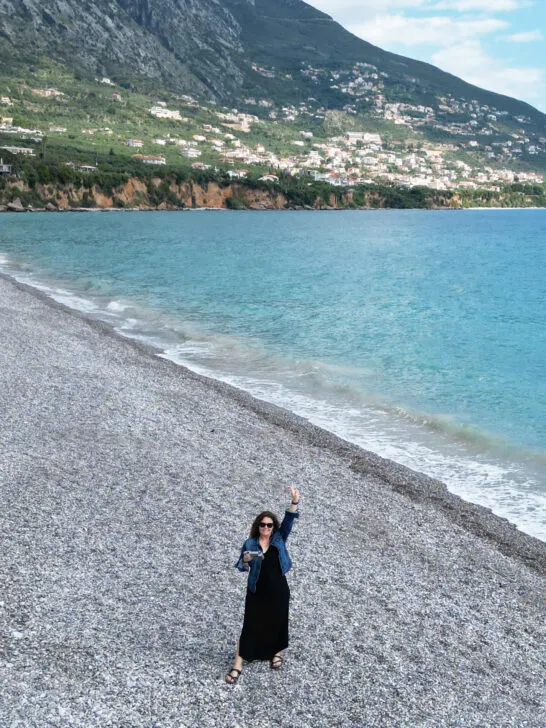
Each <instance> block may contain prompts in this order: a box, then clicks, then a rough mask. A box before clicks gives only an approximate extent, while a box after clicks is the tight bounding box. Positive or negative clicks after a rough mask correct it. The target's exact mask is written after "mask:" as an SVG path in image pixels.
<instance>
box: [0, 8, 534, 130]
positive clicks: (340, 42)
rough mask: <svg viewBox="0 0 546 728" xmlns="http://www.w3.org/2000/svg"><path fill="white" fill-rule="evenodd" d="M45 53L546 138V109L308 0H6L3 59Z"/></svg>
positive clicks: (210, 95) (195, 84)
mask: <svg viewBox="0 0 546 728" xmlns="http://www.w3.org/2000/svg"><path fill="white" fill-rule="evenodd" d="M37 56H46V57H49V58H52V59H55V60H57V61H60V62H61V63H63V64H65V65H67V66H68V67H69V68H71V69H72V70H76V71H78V72H81V73H88V74H92V75H97V74H99V75H105V76H109V77H110V78H112V79H113V80H114V81H116V82H117V83H119V84H121V85H127V86H132V87H134V88H137V89H141V90H149V89H153V88H158V87H161V86H162V87H164V88H166V89H170V90H171V91H175V92H178V93H190V94H193V95H195V96H198V97H202V98H204V99H208V100H214V101H217V102H220V103H229V104H233V103H235V102H240V101H242V100H243V99H244V98H248V97H256V98H258V99H260V98H261V99H264V98H269V99H271V100H273V101H274V102H278V103H280V104H282V103H299V102H302V101H307V100H308V99H309V97H311V98H313V99H315V100H316V102H317V105H319V106H324V107H327V108H329V109H336V108H337V109H343V108H344V107H346V106H347V105H349V106H351V107H353V110H352V111H353V113H359V112H361V111H362V112H367V111H372V110H373V109H374V107H376V106H377V103H376V101H377V99H374V98H373V96H374V91H375V92H380V93H381V95H382V96H383V99H384V102H385V103H389V102H390V103H397V102H398V103H404V102H407V103H409V104H412V105H414V106H415V105H416V106H419V105H420V106H424V107H430V108H433V109H434V110H435V111H438V109H439V107H440V106H441V105H444V106H446V103H445V99H446V97H447V98H448V99H454V100H457V101H458V102H459V103H463V102H470V101H474V102H476V103H477V104H478V105H480V106H487V107H490V108H493V109H496V110H497V111H501V112H505V113H507V114H509V115H511V116H519V117H522V118H525V120H526V123H527V124H529V125H530V127H531V130H534V131H535V132H537V133H541V134H542V135H546V116H545V115H544V114H542V113H540V112H539V111H537V110H536V109H534V108H532V107H531V106H529V105H528V104H525V103H523V102H520V101H516V100H514V99H511V98H509V97H506V96H501V95H499V94H494V93H492V92H488V91H484V90H482V89H478V88H477V87H475V86H472V85H470V84H467V83H465V82H464V81H462V80H461V79H458V78H456V77H455V76H452V75H450V74H447V73H444V72H442V71H440V70H439V69H437V68H435V67H434V66H431V65H429V64H426V63H422V62H419V61H414V60H411V59H408V58H404V57H402V56H397V55H395V54H392V53H388V52H386V51H383V50H381V49H380V48H377V47H375V46H373V45H371V44H370V43H367V42H365V41H363V40H361V39H359V38H357V37H356V36H354V35H352V34H351V33H349V32H348V31H346V30H345V29H344V28H342V27H341V26H340V25H339V24H338V23H336V22H334V21H333V20H332V19H331V18H330V17H329V16H328V15H326V14H324V13H322V12H320V11H318V10H316V9H314V8H313V7H311V6H310V5H308V4H306V3H305V2H301V0H221V1H220V0H0V61H2V63H4V64H11V65H13V67H14V69H15V68H20V67H24V65H25V64H28V63H29V62H32V60H33V59H34V58H36V57H37ZM355 64H360V66H359V68H360V71H358V69H357V70H355ZM332 73H333V74H335V76H337V78H336V77H335V76H334V77H332ZM374 73H376V74H378V79H374V78H373V75H374ZM351 74H352V75H351ZM359 79H360V80H359ZM377 80H379V83H376V84H374V83H373V82H374V81H377ZM334 81H340V82H339V83H334ZM344 82H345V85H344ZM350 84H353V85H352V86H351V85H350ZM368 92H369V93H368ZM440 99H444V101H443V102H442V101H440ZM447 106H449V103H448V104H447ZM446 113H447V112H446ZM456 113H457V108H456V107H454V109H452V111H451V114H452V116H453V115H454V114H455V115H456ZM452 120H453V119H452ZM520 125H521V124H520Z"/></svg>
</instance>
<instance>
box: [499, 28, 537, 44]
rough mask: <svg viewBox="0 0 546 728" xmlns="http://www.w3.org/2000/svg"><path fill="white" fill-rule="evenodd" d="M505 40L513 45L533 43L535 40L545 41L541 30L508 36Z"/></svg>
mask: <svg viewBox="0 0 546 728" xmlns="http://www.w3.org/2000/svg"><path fill="white" fill-rule="evenodd" d="M505 40H509V41H510V42H511V43H533V42H534V41H535V40H544V36H543V35H542V31H540V30H529V31H526V32H523V33H514V35H508V36H506V38H505Z"/></svg>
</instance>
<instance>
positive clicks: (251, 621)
mask: <svg viewBox="0 0 546 728" xmlns="http://www.w3.org/2000/svg"><path fill="white" fill-rule="evenodd" d="M289 601H290V589H289V587H288V582H287V580H286V576H285V575H284V574H283V573H282V570H281V564H280V562H279V552H278V550H277V548H276V547H275V546H269V548H268V549H267V551H266V552H265V554H264V558H263V561H262V566H261V569H260V577H259V579H258V582H257V584H256V592H255V593H253V592H251V591H250V589H247V590H246V600H245V618H244V621H243V630H242V632H241V637H240V640H239V655H240V656H241V657H242V658H243V660H247V661H248V662H251V661H252V660H271V658H272V657H273V656H274V655H276V654H277V652H280V651H281V650H284V649H286V648H287V647H288V603H289Z"/></svg>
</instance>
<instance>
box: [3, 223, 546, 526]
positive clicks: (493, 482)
mask: <svg viewBox="0 0 546 728" xmlns="http://www.w3.org/2000/svg"><path fill="white" fill-rule="evenodd" d="M545 241H546V211H543V210H531V211H529V210H525V211H517V210H506V211H499V210H491V211H487V210H485V211H468V212H427V211H369V212H368V211H366V212H323V213H315V212H308V213H307V212H278V213H277V212H263V213H260V212H253V213H244V212H241V213H228V212H186V213H159V214H158V213H156V214H154V213H129V212H119V213H108V214H97V213H82V214H64V215H47V214H33V215H20V216H8V215H2V216H1V217H0V256H1V257H0V263H1V264H2V269H3V270H4V271H6V272H9V273H11V274H12V275H15V276H16V277H18V278H20V279H22V280H25V281H27V282H30V283H32V284H33V285H38V286H39V287H41V288H43V289H45V290H47V292H49V293H50V294H51V295H53V296H54V297H56V298H57V299H59V300H63V301H64V302H65V303H68V304H69V305H71V306H73V307H76V308H80V309H83V310H85V311H87V313H89V315H91V316H96V317H99V318H101V319H103V320H107V321H109V322H110V323H111V324H112V325H114V326H115V327H116V328H117V329H118V330H120V331H121V332H122V333H124V334H125V335H128V336H133V337H137V338H143V339H145V340H148V341H151V342H152V343H154V344H155V345H156V346H159V347H160V348H161V349H162V350H163V351H164V353H165V356H168V357H169V358H171V359H174V360H175V361H178V362H180V363H184V364H186V365H188V366H190V367H191V368H193V369H195V370H197V371H200V372H203V373H207V374H210V375H212V376H215V377H218V378H221V379H224V380H226V381H229V382H231V383H233V384H235V385H236V386H239V387H242V388H244V389H247V390H249V391H251V392H253V393H254V394H256V395H257V396H260V397H262V398H264V399H267V400H270V401H273V402H276V403H278V404H281V405H283V406H285V407H288V408H289V409H292V410H294V411H296V412H298V413H300V414H302V415H303V416H305V417H307V418H308V419H310V420H312V421H314V422H316V423H317V424H319V425H321V426H324V427H326V428H327V429H330V430H332V431H334V432H336V433H338V434H340V435H342V436H343V437H345V438H347V439H349V440H351V441H354V442H357V443H358V444H360V445H362V446H363V447H365V448H367V449H370V450H374V451H376V452H378V453H379V454H381V455H384V456H385V457H390V458H393V459H395V460H398V461H399V462H403V463H404V464H407V465H409V466H410V467H413V468H414V469H418V470H421V471H423V472H427V473H430V474H431V475H434V476H436V477H439V478H440V479H442V480H443V481H444V482H446V484H447V485H448V487H450V489H452V490H453V491H454V492H457V493H459V494H460V495H462V496H463V497H465V498H467V499H469V500H473V501H475V502H479V503H482V504H484V505H487V506H488V507H491V508H493V510H494V511H495V512H497V513H499V514H501V515H504V516H505V517H507V518H509V519H510V520H512V521H513V522H515V523H517V524H518V525H519V527H520V528H522V529H523V530H526V531H528V532H530V533H533V534H534V535H537V536H539V537H541V538H546V516H545V513H544V497H545V491H546V488H545V483H546V437H545V435H546V377H545V376H544V373H545V369H546V366H545V364H546V284H545V274H544V271H545V270H546V243H545Z"/></svg>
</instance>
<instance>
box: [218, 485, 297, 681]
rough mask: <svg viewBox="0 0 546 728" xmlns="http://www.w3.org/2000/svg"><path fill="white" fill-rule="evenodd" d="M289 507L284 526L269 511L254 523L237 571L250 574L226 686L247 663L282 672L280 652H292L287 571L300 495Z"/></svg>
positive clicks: (293, 494)
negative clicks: (264, 664)
mask: <svg viewBox="0 0 546 728" xmlns="http://www.w3.org/2000/svg"><path fill="white" fill-rule="evenodd" d="M290 495H291V503H290V507H289V508H288V510H287V511H286V513H285V514H284V518H283V519H282V523H281V524H280V525H279V519H278V518H277V516H275V514H274V513H271V511H263V512H262V513H260V515H259V516H258V517H257V518H256V519H255V520H254V523H253V524H252V528H251V529H250V538H248V539H247V540H246V541H245V542H244V544H243V547H242V549H241V555H240V557H239V561H237V563H236V564H235V566H236V567H237V568H238V569H239V571H249V572H250V573H249V576H248V588H247V592H246V601H245V618H244V621H243V631H242V632H241V637H240V639H239V643H238V646H237V653H236V655H235V662H234V663H233V668H232V669H231V670H230V672H229V673H228V674H227V675H226V682H227V683H229V684H230V685H234V684H235V683H236V682H237V680H238V679H239V676H240V675H241V672H242V671H243V660H247V661H248V662H251V661H252V660H269V664H270V665H271V667H272V668H273V669H274V670H277V669H278V668H279V667H281V665H282V662H283V659H282V657H281V655H280V653H281V651H282V650H284V649H285V648H286V647H288V602H289V600H290V589H289V588H288V582H287V581H286V576H285V574H286V572H287V571H289V570H290V568H291V566H292V561H291V560H290V556H289V555H288V551H287V549H286V540H287V538H288V536H289V535H290V531H291V530H292V526H293V524H294V519H295V518H299V513H298V505H299V502H300V493H299V490H298V489H297V488H292V487H291V488H290Z"/></svg>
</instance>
